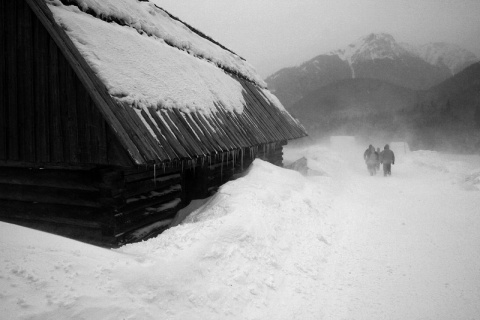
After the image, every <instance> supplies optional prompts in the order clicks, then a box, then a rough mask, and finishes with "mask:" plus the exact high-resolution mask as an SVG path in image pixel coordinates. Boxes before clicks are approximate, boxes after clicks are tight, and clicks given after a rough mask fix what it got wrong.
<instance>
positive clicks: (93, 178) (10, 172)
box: [0, 167, 116, 245]
mask: <svg viewBox="0 0 480 320" xmlns="http://www.w3.org/2000/svg"><path fill="white" fill-rule="evenodd" d="M104 176H105V174H104V173H103V172H100V171H98V170H91V171H86V170H78V171H75V170H71V169H69V170H58V169H55V170H49V169H29V168H11V167H10V168H8V167H0V220H2V221H7V222H12V223H16V224H20V225H24V226H27V227H32V228H37V229H41V230H44V231H48V232H52V233H56V234H59V235H62V236H66V237H71V238H74V239H79V240H82V241H86V242H89V243H94V244H103V245H115V241H116V240H115V238H114V237H113V232H111V226H110V224H111V223H112V222H111V219H110V216H111V212H110V211H109V210H108V207H106V205H110V206H112V203H113V202H114V198H113V197H112V196H110V197H108V198H107V197H105V195H104V194H102V192H101V183H100V182H101V181H102V180H103V179H104V178H103V177H104ZM107 200H108V201H107Z"/></svg>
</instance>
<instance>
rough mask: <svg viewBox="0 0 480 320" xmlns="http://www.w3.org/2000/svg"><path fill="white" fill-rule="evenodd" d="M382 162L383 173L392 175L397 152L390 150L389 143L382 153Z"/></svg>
mask: <svg viewBox="0 0 480 320" xmlns="http://www.w3.org/2000/svg"><path fill="white" fill-rule="evenodd" d="M380 163H382V164H383V175H384V176H385V177H386V176H387V175H389V176H391V175H392V164H395V154H394V153H393V151H392V150H390V146H389V145H388V144H386V145H385V147H384V148H383V151H382V152H381V153H380Z"/></svg>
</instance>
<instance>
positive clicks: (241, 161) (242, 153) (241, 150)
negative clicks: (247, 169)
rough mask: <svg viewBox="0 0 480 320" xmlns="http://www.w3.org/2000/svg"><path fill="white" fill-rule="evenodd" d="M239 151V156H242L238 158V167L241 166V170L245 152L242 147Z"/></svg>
mask: <svg viewBox="0 0 480 320" xmlns="http://www.w3.org/2000/svg"><path fill="white" fill-rule="evenodd" d="M240 152H241V157H242V158H241V159H240V167H241V169H242V171H243V157H244V154H245V153H244V152H243V148H241V149H240Z"/></svg>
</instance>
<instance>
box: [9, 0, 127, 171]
mask: <svg viewBox="0 0 480 320" xmlns="http://www.w3.org/2000/svg"><path fill="white" fill-rule="evenodd" d="M0 31H2V32H0V33H1V36H2V38H0V41H1V46H0V93H1V94H0V161H4V163H3V164H4V165H8V164H12V163H13V162H17V163H25V166H27V165H29V164H30V165H33V164H39V165H42V164H66V165H76V166H78V165H84V164H119V163H122V164H125V163H129V160H128V155H126V154H122V155H121V156H120V161H117V159H119V155H118V152H117V154H109V152H110V151H112V150H113V149H115V148H114V147H113V146H110V145H109V144H110V143H111V141H112V139H116V138H115V137H114V136H113V134H112V132H111V130H110V128H109V127H108V125H107V123H106V122H105V120H104V119H103V116H102V115H101V114H100V112H99V111H98V108H97V106H96V105H95V104H94V102H93V101H92V99H91V97H90V96H89V94H88V92H87V90H86V89H85V87H84V86H83V84H82V83H81V82H80V80H79V79H78V77H77V75H76V74H75V72H74V71H73V69H72V68H71V66H70V65H69V63H68V62H67V60H66V59H65V57H64V56H63V54H62V53H61V51H60V50H59V48H58V47H57V45H56V44H55V42H54V41H53V39H52V38H51V37H50V35H49V34H48V32H47V31H46V29H45V28H44V26H43V25H42V23H41V22H40V21H39V20H38V19H37V17H36V16H35V15H34V14H33V12H32V11H31V9H30V7H29V6H28V5H27V3H26V2H25V1H2V2H1V4H0ZM0 164H1V163H0Z"/></svg>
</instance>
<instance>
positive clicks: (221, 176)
mask: <svg viewBox="0 0 480 320" xmlns="http://www.w3.org/2000/svg"><path fill="white" fill-rule="evenodd" d="M223 155H224V153H223V152H222V163H221V164H220V181H223Z"/></svg>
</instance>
